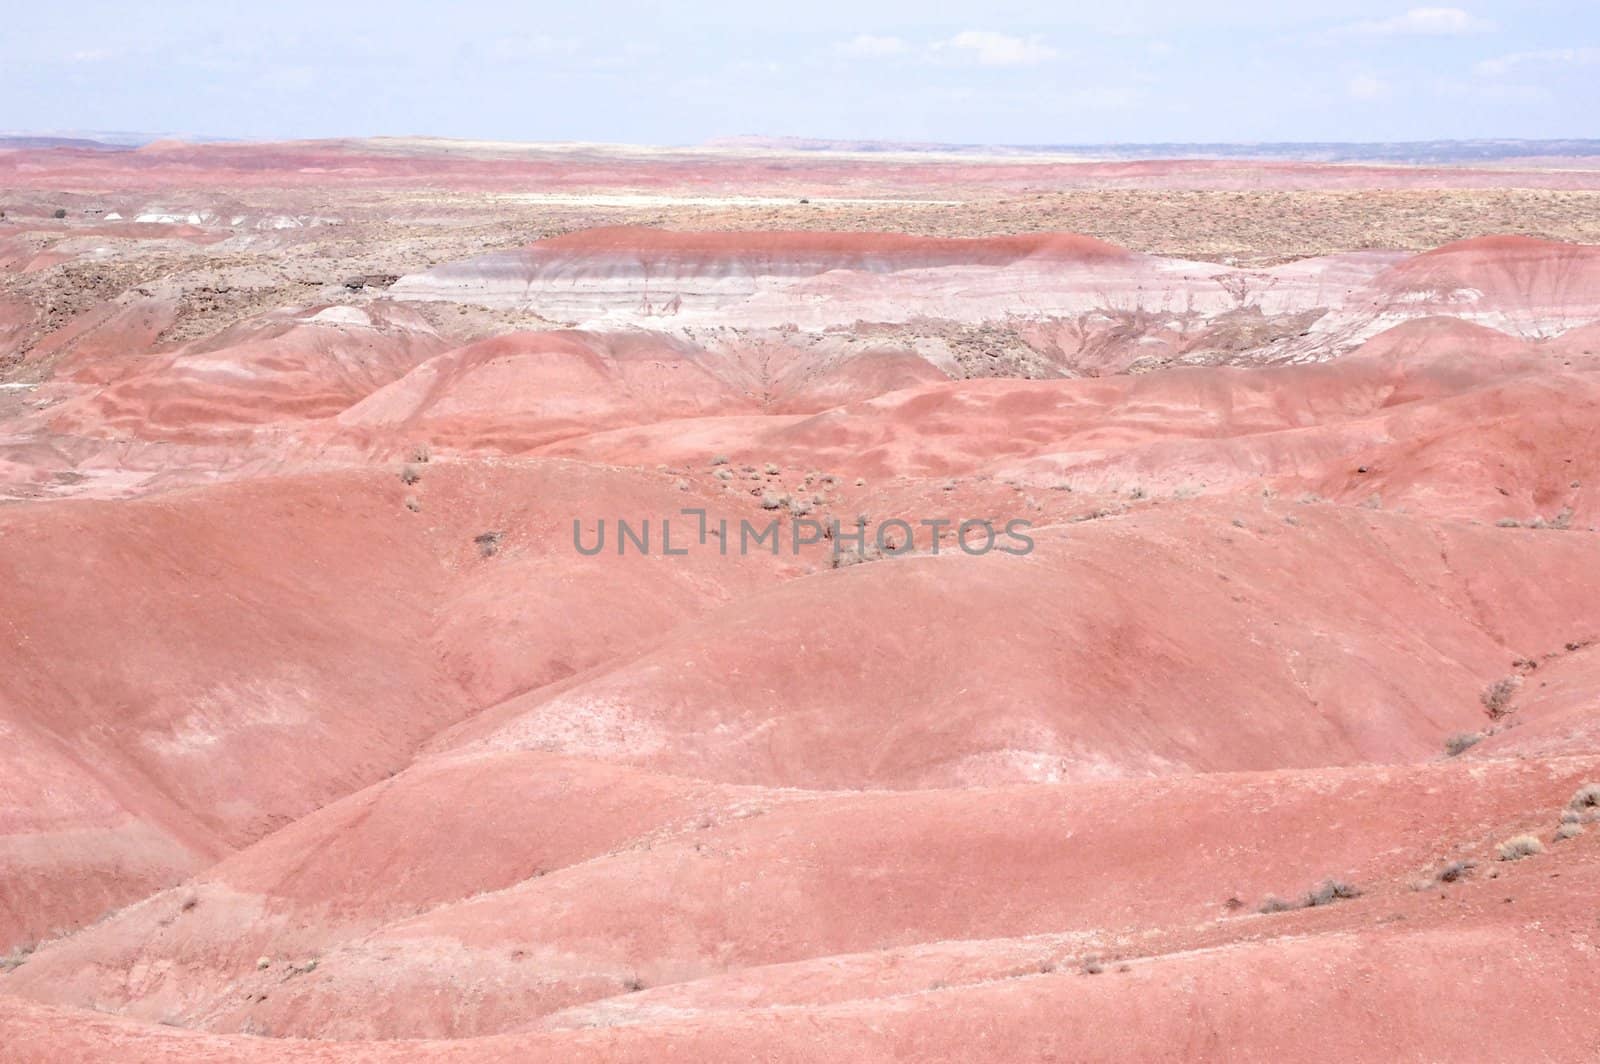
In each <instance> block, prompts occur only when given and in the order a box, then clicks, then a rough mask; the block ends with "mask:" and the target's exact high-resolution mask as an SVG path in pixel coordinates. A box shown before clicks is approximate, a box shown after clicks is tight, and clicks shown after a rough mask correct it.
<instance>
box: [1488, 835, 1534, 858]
mask: <svg viewBox="0 0 1600 1064" xmlns="http://www.w3.org/2000/svg"><path fill="white" fill-rule="evenodd" d="M1540 853H1544V843H1542V842H1540V841H1539V838H1538V836H1536V835H1518V836H1516V837H1515V838H1510V839H1507V840H1506V841H1504V842H1502V843H1501V844H1500V849H1499V854H1500V860H1502V861H1520V860H1522V859H1523V858H1524V857H1532V856H1534V855H1535V854H1540Z"/></svg>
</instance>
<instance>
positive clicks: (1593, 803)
mask: <svg viewBox="0 0 1600 1064" xmlns="http://www.w3.org/2000/svg"><path fill="white" fill-rule="evenodd" d="M1567 808H1568V809H1576V810H1578V811H1579V812H1582V811H1583V810H1586V809H1600V783H1585V784H1584V785H1583V786H1582V787H1579V788H1578V791H1577V793H1576V794H1574V795H1573V796H1572V799H1571V800H1570V801H1569V802H1567Z"/></svg>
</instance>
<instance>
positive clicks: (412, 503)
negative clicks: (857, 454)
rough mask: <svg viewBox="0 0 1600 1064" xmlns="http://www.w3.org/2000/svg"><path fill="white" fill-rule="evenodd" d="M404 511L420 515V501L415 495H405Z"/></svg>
mask: <svg viewBox="0 0 1600 1064" xmlns="http://www.w3.org/2000/svg"><path fill="white" fill-rule="evenodd" d="M406 509H407V510H410V511H411V512H412V513H414V514H420V513H421V512H422V500H421V499H419V498H417V497H416V496H415V495H407V496H406Z"/></svg>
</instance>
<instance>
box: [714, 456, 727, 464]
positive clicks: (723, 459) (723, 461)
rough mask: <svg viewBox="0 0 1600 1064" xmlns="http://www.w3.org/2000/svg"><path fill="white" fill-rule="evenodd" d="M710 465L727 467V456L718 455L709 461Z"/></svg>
mask: <svg viewBox="0 0 1600 1064" xmlns="http://www.w3.org/2000/svg"><path fill="white" fill-rule="evenodd" d="M711 464H712V465H714V466H719V465H727V464H728V456H727V455H725V454H719V455H717V456H716V457H714V458H712V459H711Z"/></svg>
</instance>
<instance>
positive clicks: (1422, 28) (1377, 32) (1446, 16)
mask: <svg viewBox="0 0 1600 1064" xmlns="http://www.w3.org/2000/svg"><path fill="white" fill-rule="evenodd" d="M1492 29H1494V23H1492V22H1490V21H1489V20H1487V19H1481V18H1479V17H1478V16H1476V15H1473V14H1471V13H1469V12H1466V11H1463V10H1461V8H1459V7H1414V8H1412V9H1411V10H1410V11H1407V12H1406V13H1405V14H1403V15H1396V16H1394V17H1393V18H1385V19H1373V20H1370V21H1367V22H1357V23H1355V24H1354V25H1351V26H1349V27H1348V31H1349V32H1351V33H1362V34H1367V35H1369V36H1374V37H1405V36H1423V37H1458V36H1461V35H1463V34H1467V33H1484V32H1486V31H1488V30H1492Z"/></svg>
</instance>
